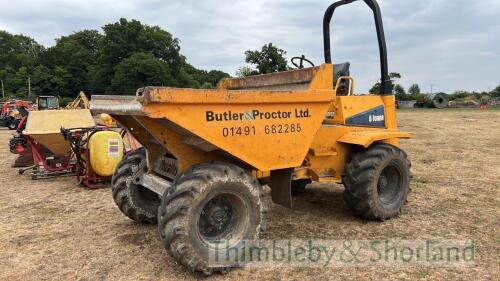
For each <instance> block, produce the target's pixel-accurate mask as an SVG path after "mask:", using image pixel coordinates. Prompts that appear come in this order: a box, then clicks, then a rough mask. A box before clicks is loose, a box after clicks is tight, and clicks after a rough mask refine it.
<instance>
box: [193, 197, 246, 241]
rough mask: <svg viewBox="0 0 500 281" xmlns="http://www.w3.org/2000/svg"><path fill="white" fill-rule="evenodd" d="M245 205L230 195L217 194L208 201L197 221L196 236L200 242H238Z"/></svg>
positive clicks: (242, 227) (242, 225) (239, 199)
mask: <svg viewBox="0 0 500 281" xmlns="http://www.w3.org/2000/svg"><path fill="white" fill-rule="evenodd" d="M246 212H247V208H246V204H245V203H244V202H243V200H242V199H241V198H240V197H238V196H236V195H234V194H230V193H224V194H218V195H216V196H214V197H212V198H211V199H210V200H208V201H207V202H206V203H205V205H204V206H203V208H202V211H201V213H200V216H199V219H198V234H199V236H200V237H201V239H202V241H204V242H205V243H211V242H215V241H222V240H231V241H239V240H241V239H242V238H243V233H244V229H245V226H246V224H247V221H246Z"/></svg>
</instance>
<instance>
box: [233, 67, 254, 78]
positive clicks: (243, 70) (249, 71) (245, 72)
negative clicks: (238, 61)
mask: <svg viewBox="0 0 500 281" xmlns="http://www.w3.org/2000/svg"><path fill="white" fill-rule="evenodd" d="M252 75H259V72H258V71H257V70H255V69H253V68H251V67H248V66H242V67H240V68H238V70H236V77H247V76H252Z"/></svg>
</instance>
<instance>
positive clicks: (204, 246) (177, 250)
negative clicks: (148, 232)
mask: <svg viewBox="0 0 500 281" xmlns="http://www.w3.org/2000/svg"><path fill="white" fill-rule="evenodd" d="M264 213H265V204H264V201H263V190H262V186H261V185H260V184H259V183H258V181H257V179H255V177H254V176H253V175H251V174H250V173H247V172H246V171H244V170H243V169H242V168H240V167H238V166H235V165H232V164H228V163H222V162H215V163H204V164H198V165H195V166H193V167H192V168H190V169H189V170H188V171H186V172H185V173H184V174H182V175H180V176H179V177H178V178H177V180H176V181H175V183H174V185H173V187H172V188H171V189H169V190H168V191H167V192H166V194H165V195H164V196H163V198H162V202H161V206H160V208H159V209H158V227H159V231H160V236H161V240H162V242H163V245H164V246H165V249H166V250H167V251H168V252H169V253H170V255H172V256H173V257H174V258H175V260H176V261H177V262H179V263H180V264H182V265H184V266H185V267H187V268H188V270H190V271H192V272H202V273H204V274H205V275H211V274H212V273H214V272H221V273H225V272H227V271H228V269H229V268H230V267H235V266H239V265H240V264H238V263H223V264H209V262H210V260H209V253H212V254H213V253H215V251H217V252H218V254H219V256H221V257H224V256H225V254H226V251H225V250H226V249H227V246H228V245H229V246H230V247H236V248H241V247H244V245H243V246H242V245H240V244H238V243H239V242H241V241H242V240H249V239H250V240H254V239H257V238H258V236H259V232H260V231H263V230H264V228H265V224H264ZM217 241H221V242H222V243H221V244H218V247H217V250H216V249H214V248H213V246H214V244H213V243H215V242H217ZM211 251H212V252H211ZM238 252H242V249H238ZM223 254H224V255H223Z"/></svg>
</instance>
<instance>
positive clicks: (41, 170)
mask: <svg viewBox="0 0 500 281" xmlns="http://www.w3.org/2000/svg"><path fill="white" fill-rule="evenodd" d="M92 126H95V123H94V120H93V118H92V115H91V114H90V111H89V110H84V109H81V110H71V111H69V110H44V111H32V112H30V113H29V116H28V118H27V122H26V128H25V129H24V130H23V131H21V132H18V134H16V135H15V136H14V137H13V139H12V140H11V142H10V148H11V152H14V153H16V154H19V155H20V157H19V160H16V163H15V164H17V166H21V165H23V166H24V168H22V169H20V170H19V171H20V173H23V172H24V171H27V170H30V169H31V170H32V178H33V179H39V178H47V177H53V176H60V175H66V174H73V173H74V172H75V171H74V169H73V166H74V163H73V162H72V161H73V157H72V156H73V155H72V151H71V148H70V145H69V143H68V142H67V141H66V140H65V139H64V137H63V136H62V135H61V127H66V128H73V127H92ZM30 156H31V161H32V165H31V166H28V167H26V165H27V164H28V163H29V162H30V161H29V160H30ZM20 159H24V160H25V163H19V162H21V160H20Z"/></svg>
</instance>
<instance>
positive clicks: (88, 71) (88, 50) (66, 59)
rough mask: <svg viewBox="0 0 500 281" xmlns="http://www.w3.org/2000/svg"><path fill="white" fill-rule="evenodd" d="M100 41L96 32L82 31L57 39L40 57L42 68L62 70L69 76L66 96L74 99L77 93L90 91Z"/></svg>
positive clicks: (99, 36)
mask: <svg viewBox="0 0 500 281" xmlns="http://www.w3.org/2000/svg"><path fill="white" fill-rule="evenodd" d="M101 40H102V35H100V34H99V33H98V32H97V31H96V30H83V31H80V32H76V33H73V34H71V35H69V36H63V37H61V38H59V39H57V40H56V42H57V43H56V45H55V46H54V47H51V48H49V49H47V51H46V52H45V53H44V54H43V55H42V59H41V62H42V64H43V65H44V66H46V67H49V68H51V69H55V67H60V68H64V70H65V71H66V72H67V73H68V74H69V75H67V79H68V81H66V85H67V89H66V91H65V94H66V95H71V96H73V97H74V96H75V95H76V94H78V92H79V91H82V90H83V91H85V92H89V91H90V90H91V88H90V82H91V78H92V73H93V69H94V68H95V67H96V65H97V54H98V50H99V44H100V41H101ZM40 87H42V86H40Z"/></svg>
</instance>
